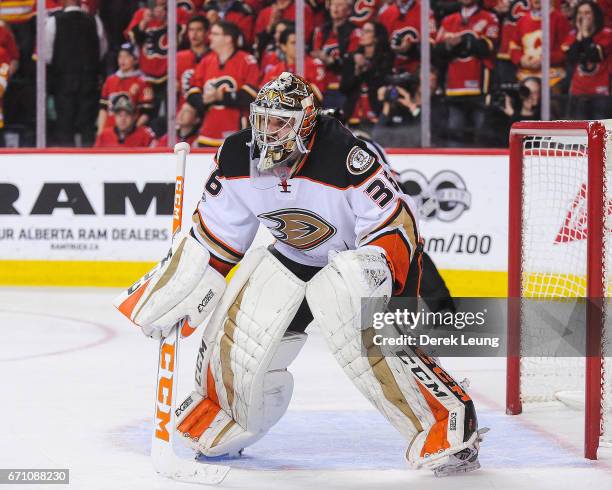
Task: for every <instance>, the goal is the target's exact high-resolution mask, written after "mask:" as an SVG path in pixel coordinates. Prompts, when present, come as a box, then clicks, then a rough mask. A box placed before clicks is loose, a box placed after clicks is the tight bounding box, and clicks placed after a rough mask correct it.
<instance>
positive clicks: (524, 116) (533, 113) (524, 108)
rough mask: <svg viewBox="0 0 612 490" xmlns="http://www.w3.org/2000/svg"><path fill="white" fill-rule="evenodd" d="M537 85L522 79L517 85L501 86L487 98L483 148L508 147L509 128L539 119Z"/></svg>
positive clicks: (538, 85)
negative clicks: (517, 123) (484, 145)
mask: <svg viewBox="0 0 612 490" xmlns="http://www.w3.org/2000/svg"><path fill="white" fill-rule="evenodd" d="M541 90H542V86H541V81H540V79H539V78H537V77H528V78H525V79H524V80H523V81H522V82H520V83H506V84H501V86H500V91H499V92H496V93H494V94H492V95H491V97H490V102H489V112H488V115H487V124H486V125H485V127H486V131H485V133H484V134H483V138H484V140H485V142H486V144H487V146H495V147H499V148H505V147H507V146H508V134H509V132H510V127H511V126H512V124H514V123H515V122H517V121H537V120H538V119H539V118H540V93H541Z"/></svg>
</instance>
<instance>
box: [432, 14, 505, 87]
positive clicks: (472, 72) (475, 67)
mask: <svg viewBox="0 0 612 490" xmlns="http://www.w3.org/2000/svg"><path fill="white" fill-rule="evenodd" d="M457 35H472V36H474V37H475V38H476V39H477V40H478V41H485V42H486V43H487V45H488V47H489V49H490V51H491V55H490V56H486V57H483V58H479V57H477V56H474V54H473V53H472V54H468V55H467V56H460V57H458V58H455V59H453V60H452V61H451V62H450V63H449V64H448V71H447V74H446V95H447V96H461V95H479V94H486V93H487V92H488V91H489V88H490V77H491V70H492V69H493V59H494V56H495V55H494V53H493V50H494V46H495V45H496V44H497V39H498V38H499V22H498V20H497V17H495V15H493V14H492V13H491V12H488V11H487V10H482V9H480V8H479V9H478V10H476V11H475V12H474V13H473V14H471V15H470V16H469V17H467V18H464V17H463V15H462V12H455V13H454V14H451V15H448V16H446V17H444V19H443V20H442V25H441V27H440V30H439V31H438V33H437V38H436V41H437V42H443V41H444V40H445V39H447V38H448V37H452V36H457Z"/></svg>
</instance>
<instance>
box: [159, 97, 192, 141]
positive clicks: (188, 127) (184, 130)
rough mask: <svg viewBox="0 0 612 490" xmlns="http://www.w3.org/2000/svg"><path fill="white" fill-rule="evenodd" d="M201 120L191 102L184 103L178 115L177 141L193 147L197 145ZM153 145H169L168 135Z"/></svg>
mask: <svg viewBox="0 0 612 490" xmlns="http://www.w3.org/2000/svg"><path fill="white" fill-rule="evenodd" d="M201 122H202V121H201V119H200V118H199V116H198V113H197V111H196V110H195V109H194V108H193V107H191V106H190V105H189V104H183V105H182V106H181V108H180V109H179V111H178V114H177V115H176V142H177V143H179V142H185V143H187V144H188V145H189V146H191V147H195V146H197V140H198V132H199V130H200V123H201ZM152 146H155V147H160V146H161V147H166V146H168V135H167V134H165V135H163V136H162V137H161V138H159V139H158V140H156V141H155V142H154V143H153V145H152Z"/></svg>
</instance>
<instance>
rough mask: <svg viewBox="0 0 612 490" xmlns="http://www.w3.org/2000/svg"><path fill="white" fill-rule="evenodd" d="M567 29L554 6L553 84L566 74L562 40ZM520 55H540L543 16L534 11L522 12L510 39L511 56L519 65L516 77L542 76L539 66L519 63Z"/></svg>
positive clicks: (568, 25) (551, 77) (563, 19)
mask: <svg viewBox="0 0 612 490" xmlns="http://www.w3.org/2000/svg"><path fill="white" fill-rule="evenodd" d="M569 31H570V24H569V22H568V20H567V19H566V18H565V17H564V16H563V14H562V13H561V12H559V11H557V10H552V11H551V12H550V71H549V73H550V84H551V86H552V85H556V84H557V83H558V82H559V81H561V80H562V79H563V77H564V76H565V68H564V66H563V65H564V62H565V52H564V51H563V49H562V47H561V46H562V43H563V41H565V39H566V38H567V36H568V34H569ZM523 56H529V57H531V58H537V59H540V60H541V58H542V19H541V18H540V16H536V15H535V14H534V13H533V12H530V13H528V14H525V15H523V16H522V17H521V18H520V19H519V21H518V22H517V24H516V29H515V31H514V38H513V39H512V41H510V57H511V59H512V62H513V63H514V64H515V65H517V66H518V67H519V69H518V73H517V78H518V79H519V80H524V79H525V78H528V77H534V76H535V77H541V76H542V70H541V69H540V68H538V69H531V68H525V67H523V66H521V59H522V58H523Z"/></svg>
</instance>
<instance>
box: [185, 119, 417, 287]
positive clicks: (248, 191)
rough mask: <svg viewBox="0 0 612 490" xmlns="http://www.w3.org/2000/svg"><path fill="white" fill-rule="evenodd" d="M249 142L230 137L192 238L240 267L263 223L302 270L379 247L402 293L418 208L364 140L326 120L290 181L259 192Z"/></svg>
mask: <svg viewBox="0 0 612 490" xmlns="http://www.w3.org/2000/svg"><path fill="white" fill-rule="evenodd" d="M250 139H251V135H250V131H249V130H243V131H240V132H238V133H235V134H234V135H232V136H230V137H229V138H227V139H226V141H225V143H224V144H223V146H222V147H221V148H220V149H219V151H218V153H217V156H216V157H215V159H214V162H213V163H211V168H210V170H209V177H208V179H207V182H206V185H205V189H204V193H203V196H202V200H201V201H200V202H199V204H198V207H197V210H196V212H195V213H194V228H193V231H194V236H195V237H196V238H197V239H198V240H199V241H200V242H201V243H202V244H203V245H204V246H205V247H206V248H207V249H208V250H209V251H210V252H211V254H212V255H213V256H214V258H215V259H216V260H218V261H221V262H222V263H224V264H227V265H232V264H235V263H237V262H238V261H239V260H240V259H241V258H242V256H243V254H244V253H245V252H246V250H247V249H248V248H249V246H250V245H251V243H252V242H253V239H254V238H255V234H256V233H257V229H258V227H259V224H260V223H261V224H263V225H264V226H265V227H267V228H268V229H269V230H270V232H271V233H272V235H273V236H274V237H275V238H276V241H275V243H274V247H275V248H276V250H277V251H278V252H279V253H280V254H281V255H283V256H285V257H287V258H288V259H290V260H292V261H294V262H297V263H299V264H304V265H310V266H316V267H323V266H325V265H326V264H327V262H328V254H329V252H330V251H332V250H334V251H343V250H349V249H355V248H357V247H360V246H364V245H377V246H380V247H382V248H384V249H385V252H386V255H387V258H388V260H389V262H390V265H391V268H392V269H393V271H392V272H393V273H394V278H395V281H396V286H397V289H398V290H402V289H403V288H404V285H405V278H406V275H407V272H408V267H409V264H410V261H411V258H412V256H413V254H414V252H415V250H416V246H417V243H418V240H419V235H418V229H417V223H416V220H415V218H414V216H415V213H414V207H413V203H412V201H411V199H410V198H409V197H408V196H406V195H405V194H403V193H402V192H401V190H400V188H399V186H398V185H397V183H396V182H395V180H394V179H393V178H392V177H391V176H390V175H389V173H388V172H387V170H386V169H385V168H384V167H383V165H381V163H380V162H379V160H378V158H377V157H376V155H375V154H374V153H373V152H371V151H370V150H369V149H368V147H367V146H366V144H365V143H364V142H363V141H361V140H358V139H357V138H355V137H354V136H353V135H352V134H351V133H350V132H349V131H348V130H347V129H345V128H344V127H343V126H342V125H341V124H340V123H339V122H337V121H336V120H335V119H333V118H329V117H325V116H322V117H321V119H320V121H319V126H318V129H317V132H316V133H315V135H314V139H313V140H312V141H311V145H310V152H309V153H308V154H307V155H306V156H305V157H304V158H303V159H302V161H300V162H299V163H298V164H297V166H296V170H295V171H294V172H293V175H292V176H291V178H289V179H288V180H287V181H286V183H285V184H284V185H283V183H282V182H281V181H280V180H279V181H278V183H277V184H276V185H273V186H272V187H270V188H267V189H261V188H258V187H257V186H255V185H254V183H253V181H252V180H251V178H250V159H249V147H248V146H247V143H248V142H249V141H250Z"/></svg>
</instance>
